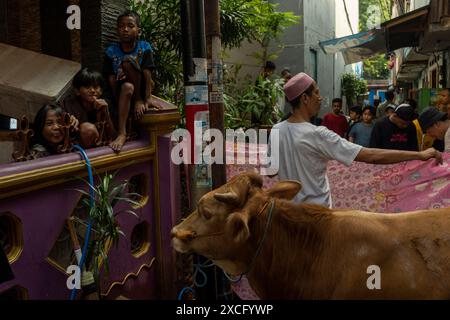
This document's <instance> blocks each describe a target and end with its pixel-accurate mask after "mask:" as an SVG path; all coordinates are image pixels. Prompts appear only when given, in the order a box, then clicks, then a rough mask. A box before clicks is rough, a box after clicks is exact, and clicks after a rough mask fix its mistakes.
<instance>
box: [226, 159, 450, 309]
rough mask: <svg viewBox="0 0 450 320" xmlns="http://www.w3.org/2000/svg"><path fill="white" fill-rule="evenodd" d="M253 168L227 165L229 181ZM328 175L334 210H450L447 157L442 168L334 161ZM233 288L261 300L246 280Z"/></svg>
mask: <svg viewBox="0 0 450 320" xmlns="http://www.w3.org/2000/svg"><path fill="white" fill-rule="evenodd" d="M252 168H259V166H258V165H227V178H228V179H230V178H231V177H233V176H235V175H237V174H239V173H242V172H245V171H247V170H250V169H252ZM327 173H328V179H329V182H330V189H331V196H332V201H333V208H335V209H356V210H364V211H371V212H380V213H381V212H383V213H398V212H405V211H414V210H421V209H431V208H444V207H450V154H448V153H446V154H444V163H443V164H442V165H436V164H435V163H434V160H429V161H426V162H424V161H408V162H402V163H398V164H392V165H373V164H366V163H360V162H354V163H353V164H352V165H351V166H350V167H346V166H344V165H342V164H340V163H338V162H336V161H331V162H330V163H329V165H328V170H327ZM263 181H264V188H270V187H271V186H273V185H274V184H275V183H276V182H277V181H278V178H277V177H273V178H269V177H267V176H264V177H263ZM243 279H244V278H243ZM232 288H233V290H234V291H235V292H236V293H237V294H238V295H239V297H240V298H241V299H244V300H246V299H249V300H256V299H259V298H258V296H257V295H256V294H255V293H254V292H253V290H252V289H251V288H250V287H249V285H248V282H247V280H246V279H245V280H242V281H241V282H239V283H236V284H232Z"/></svg>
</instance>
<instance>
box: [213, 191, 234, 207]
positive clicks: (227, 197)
mask: <svg viewBox="0 0 450 320" xmlns="http://www.w3.org/2000/svg"><path fill="white" fill-rule="evenodd" d="M214 198H216V199H217V200H219V201H221V202H224V203H231V204H234V205H239V197H238V195H237V194H236V193H235V192H233V191H229V192H226V193H216V194H215V195H214Z"/></svg>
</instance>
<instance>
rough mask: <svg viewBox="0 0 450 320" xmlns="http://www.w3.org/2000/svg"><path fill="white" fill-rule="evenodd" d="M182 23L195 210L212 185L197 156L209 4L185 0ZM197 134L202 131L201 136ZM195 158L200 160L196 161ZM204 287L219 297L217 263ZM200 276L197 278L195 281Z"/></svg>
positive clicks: (206, 295)
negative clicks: (206, 8) (206, 17)
mask: <svg viewBox="0 0 450 320" xmlns="http://www.w3.org/2000/svg"><path fill="white" fill-rule="evenodd" d="M180 5H181V24H182V28H181V29H182V30H181V31H182V38H183V73H184V96H185V112H186V128H187V129H188V131H189V133H190V135H191V150H192V155H191V159H190V160H191V163H193V164H191V165H189V181H190V183H189V189H190V204H191V210H192V209H195V208H194V207H195V205H196V203H197V202H198V200H199V199H200V198H201V197H202V196H203V195H204V194H205V193H207V192H209V191H210V190H211V187H212V177H211V176H212V171H211V166H210V165H208V164H206V163H205V162H204V161H205V159H203V158H202V157H200V159H196V157H195V155H194V154H199V153H200V154H202V151H203V147H204V146H203V142H201V144H200V145H197V143H196V141H203V139H202V137H203V134H204V132H205V130H207V129H209V127H210V125H209V111H208V103H209V101H208V100H209V94H208V72H207V69H208V67H207V66H208V62H207V56H206V35H205V6H204V5H205V4H204V0H181V1H180ZM196 135H201V137H200V136H197V137H196ZM195 160H197V161H198V162H197V163H195ZM206 261H207V259H206V258H204V257H202V256H197V255H194V263H196V264H198V265H204V264H205V262H206ZM203 271H204V274H205V276H206V278H207V279H206V282H204V280H205V279H198V281H200V282H203V283H205V286H204V287H201V288H196V290H197V296H198V299H199V300H203V301H205V300H215V299H216V297H217V292H218V290H217V275H216V267H210V268H207V269H204V270H203ZM195 280H196V279H194V281H195Z"/></svg>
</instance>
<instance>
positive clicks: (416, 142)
mask: <svg viewBox="0 0 450 320" xmlns="http://www.w3.org/2000/svg"><path fill="white" fill-rule="evenodd" d="M281 77H282V78H284V80H285V83H286V84H287V83H288V82H289V80H291V78H292V74H291V72H290V70H289V69H283V71H282V72H281ZM286 98H287V97H286ZM385 98H386V99H385V101H384V102H382V103H380V100H379V99H375V101H374V105H373V106H370V105H365V106H359V105H355V106H352V107H350V108H349V114H348V115H345V114H344V113H343V111H342V108H343V101H342V99H341V98H334V99H333V100H332V102H331V110H332V112H330V113H327V114H325V115H324V116H323V119H322V118H319V116H318V114H314V115H312V117H311V119H310V123H312V124H314V125H316V126H320V125H322V126H324V127H326V128H327V129H329V130H331V131H333V132H335V133H336V134H337V135H339V136H340V137H342V138H345V139H347V140H348V141H350V142H353V143H355V144H358V145H360V146H363V147H366V148H379V149H395V150H409V151H422V150H425V149H428V148H430V147H434V148H435V149H436V150H438V151H441V152H443V151H444V150H445V151H447V152H450V138H449V136H450V131H448V127H447V121H446V120H447V119H450V89H447V88H445V89H442V90H440V92H439V99H438V107H429V108H427V109H426V110H424V112H423V113H422V114H421V115H420V116H419V114H418V113H417V102H416V101H415V100H414V99H406V100H405V101H404V102H403V103H401V104H398V105H397V104H396V103H395V102H394V101H395V93H394V91H392V90H390V91H387V92H386V95H385ZM286 100H288V99H286ZM282 108H283V110H282V111H283V113H284V114H285V115H284V117H283V118H282V119H281V122H282V121H285V120H287V119H289V118H290V117H291V116H292V114H293V111H292V106H290V105H289V104H287V103H286V104H283V107H282ZM430 121H432V123H430ZM438 127H439V128H440V130H437V128H438ZM446 137H447V138H446Z"/></svg>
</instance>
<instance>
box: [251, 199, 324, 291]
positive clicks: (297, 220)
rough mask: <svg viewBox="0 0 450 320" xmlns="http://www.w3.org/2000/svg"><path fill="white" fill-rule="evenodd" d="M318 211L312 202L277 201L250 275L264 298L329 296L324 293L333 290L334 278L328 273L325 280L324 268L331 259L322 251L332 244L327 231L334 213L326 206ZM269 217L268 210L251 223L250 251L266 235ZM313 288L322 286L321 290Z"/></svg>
mask: <svg viewBox="0 0 450 320" xmlns="http://www.w3.org/2000/svg"><path fill="white" fill-rule="evenodd" d="M316 211H317V212H316ZM316 211H314V210H312V209H311V208H309V207H308V206H302V205H294V204H293V203H291V202H287V201H279V200H277V201H276V205H275V209H274V212H273V221H272V225H271V227H270V228H269V230H268V235H267V239H266V241H265V243H264V244H263V247H262V250H261V253H260V254H259V256H258V257H257V259H256V263H255V265H254V266H253V267H252V269H251V270H250V272H249V274H248V275H247V277H248V279H249V282H250V284H251V285H252V287H253V288H254V289H255V290H256V291H257V293H258V294H259V295H260V296H261V298H275V299H276V298H279V297H285V298H295V299H296V298H305V299H308V298H326V296H323V295H324V294H325V293H326V292H331V291H332V288H329V286H333V279H330V277H329V275H326V277H327V280H325V279H324V278H325V277H324V275H323V274H322V272H321V270H324V268H322V265H323V264H324V263H328V262H327V261H324V260H327V259H328V258H330V257H324V255H322V254H321V252H322V251H323V248H324V247H327V246H328V247H329V246H330V243H329V240H328V239H329V237H328V232H327V231H328V229H329V225H330V220H331V214H330V213H328V212H327V211H326V210H324V211H323V212H321V211H320V210H316ZM266 218H267V213H266V214H264V215H262V216H261V217H260V218H258V219H255V221H254V223H253V224H252V225H251V234H252V238H251V241H250V243H251V244H250V247H251V249H250V252H252V251H253V252H255V250H256V248H257V246H258V244H259V242H260V239H261V237H263V234H264V230H265V226H266ZM330 260H331V259H330ZM247 261H248V259H247ZM293 282H296V283H293ZM321 283H323V284H321ZM312 284H314V285H312ZM309 288H318V289H317V290H320V292H317V291H316V292H313V291H311V290H310V289H309ZM288 290H291V291H288ZM322 292H323V293H322Z"/></svg>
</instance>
